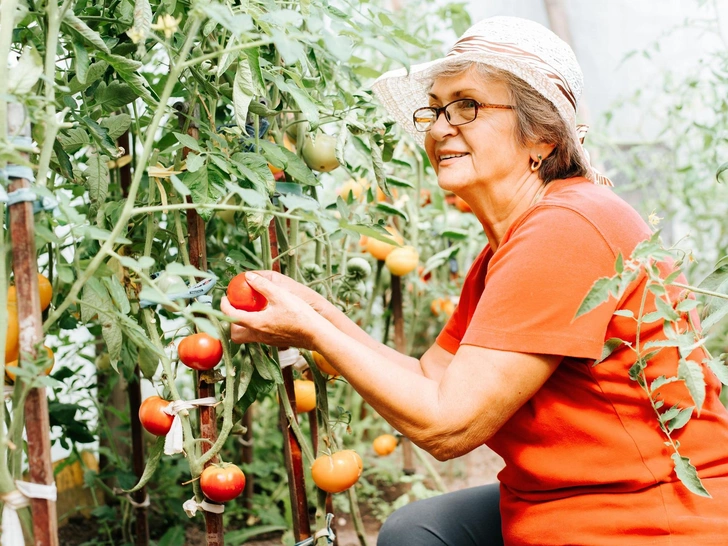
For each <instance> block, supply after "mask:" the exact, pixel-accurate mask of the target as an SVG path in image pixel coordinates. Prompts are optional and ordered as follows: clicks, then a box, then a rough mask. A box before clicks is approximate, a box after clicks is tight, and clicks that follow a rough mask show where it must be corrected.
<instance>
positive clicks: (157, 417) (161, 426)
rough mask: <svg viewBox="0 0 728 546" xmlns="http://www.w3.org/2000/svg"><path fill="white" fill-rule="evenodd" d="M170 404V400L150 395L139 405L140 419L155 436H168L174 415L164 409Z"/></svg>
mask: <svg viewBox="0 0 728 546" xmlns="http://www.w3.org/2000/svg"><path fill="white" fill-rule="evenodd" d="M169 404H170V402H169V400H164V399H162V398H160V397H159V396H150V397H149V398H147V399H146V400H144V402H142V405H141V406H139V420H140V421H141V422H142V426H143V427H144V428H145V429H146V430H147V431H149V432H151V433H152V434H154V435H155V436H166V434H167V433H168V432H169V429H170V428H172V421H173V420H174V416H173V415H169V414H167V413H164V411H163V410H164V408H166V407H167V406H169Z"/></svg>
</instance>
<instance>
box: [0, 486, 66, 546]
mask: <svg viewBox="0 0 728 546" xmlns="http://www.w3.org/2000/svg"><path fill="white" fill-rule="evenodd" d="M15 487H17V489H15V490H14V491H10V492H9V493H5V494H4V495H1V496H0V500H1V501H2V502H3V503H4V506H3V515H2V537H0V545H2V546H25V540H24V539H23V528H22V527H21V525H20V518H18V510H20V509H21V508H25V507H26V506H28V505H29V504H30V499H46V500H51V501H54V502H55V500H56V497H57V490H56V484H55V483H52V484H50V485H46V484H43V483H31V482H21V481H20V480H16V481H15Z"/></svg>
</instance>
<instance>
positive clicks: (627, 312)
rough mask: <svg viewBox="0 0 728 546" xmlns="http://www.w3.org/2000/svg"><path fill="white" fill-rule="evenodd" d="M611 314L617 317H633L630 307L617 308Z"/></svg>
mask: <svg viewBox="0 0 728 546" xmlns="http://www.w3.org/2000/svg"><path fill="white" fill-rule="evenodd" d="M613 314H614V315H616V316H618V317H626V318H634V311H632V310H631V309H617V310H616V311H615V312H614V313H613Z"/></svg>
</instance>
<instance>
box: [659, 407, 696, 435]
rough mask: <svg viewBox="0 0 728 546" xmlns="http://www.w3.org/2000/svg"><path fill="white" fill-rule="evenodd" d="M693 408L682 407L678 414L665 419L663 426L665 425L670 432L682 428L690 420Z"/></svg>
mask: <svg viewBox="0 0 728 546" xmlns="http://www.w3.org/2000/svg"><path fill="white" fill-rule="evenodd" d="M694 409H695V408H693V407H689V408H683V409H681V410H680V411H679V412H678V414H677V415H676V416H675V417H673V418H672V419H670V420H669V421H667V422H666V423H665V426H666V427H667V430H668V432H672V431H674V430H679V429H681V428H683V427H684V426H685V425H687V424H688V422H689V421H690V417H692V415H693V410H694Z"/></svg>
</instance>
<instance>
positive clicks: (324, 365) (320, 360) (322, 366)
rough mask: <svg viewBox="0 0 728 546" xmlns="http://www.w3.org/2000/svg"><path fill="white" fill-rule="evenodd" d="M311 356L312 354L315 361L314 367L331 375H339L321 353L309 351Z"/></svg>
mask: <svg viewBox="0 0 728 546" xmlns="http://www.w3.org/2000/svg"><path fill="white" fill-rule="evenodd" d="M311 356H313V361H314V362H315V363H316V367H317V368H318V369H319V371H321V372H323V373H325V374H328V375H331V376H333V377H336V376H338V375H339V372H337V371H336V368H334V367H333V366H332V365H331V364H329V361H328V360H326V359H325V358H324V357H323V355H322V354H321V353H317V352H316V351H311Z"/></svg>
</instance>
